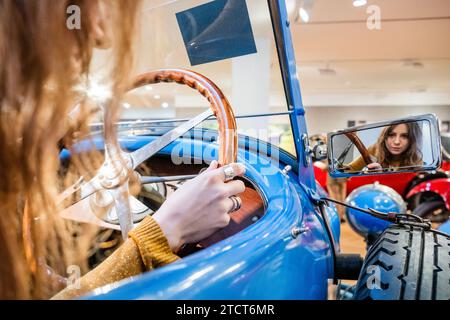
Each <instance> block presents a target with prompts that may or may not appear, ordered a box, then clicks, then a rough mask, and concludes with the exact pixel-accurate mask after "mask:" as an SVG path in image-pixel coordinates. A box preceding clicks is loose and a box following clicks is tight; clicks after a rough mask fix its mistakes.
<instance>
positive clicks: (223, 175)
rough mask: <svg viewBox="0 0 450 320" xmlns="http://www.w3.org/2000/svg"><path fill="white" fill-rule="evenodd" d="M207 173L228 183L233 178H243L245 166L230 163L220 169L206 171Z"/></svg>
mask: <svg viewBox="0 0 450 320" xmlns="http://www.w3.org/2000/svg"><path fill="white" fill-rule="evenodd" d="M208 169H209V168H208ZM207 172H208V173H209V174H210V175H211V176H214V177H215V178H217V179H218V180H220V181H223V182H228V181H230V180H232V179H233V178H234V177H241V176H243V175H244V174H245V166H244V165H243V164H241V163H231V164H229V165H226V166H223V167H220V168H216V169H210V170H207Z"/></svg>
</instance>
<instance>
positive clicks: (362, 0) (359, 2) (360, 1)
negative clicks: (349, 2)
mask: <svg viewBox="0 0 450 320" xmlns="http://www.w3.org/2000/svg"><path fill="white" fill-rule="evenodd" d="M366 4H367V0H353V6H354V7H362V6H365V5H366Z"/></svg>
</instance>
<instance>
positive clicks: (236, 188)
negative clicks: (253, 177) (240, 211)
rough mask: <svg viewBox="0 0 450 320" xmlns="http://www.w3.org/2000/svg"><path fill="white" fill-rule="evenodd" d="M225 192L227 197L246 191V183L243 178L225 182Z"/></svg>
mask: <svg viewBox="0 0 450 320" xmlns="http://www.w3.org/2000/svg"><path fill="white" fill-rule="evenodd" d="M224 190H225V191H224V194H225V196H226V197H231V196H234V195H237V194H239V193H243V192H244V191H245V184H244V182H243V181H241V180H233V181H230V182H227V183H225V185H224Z"/></svg>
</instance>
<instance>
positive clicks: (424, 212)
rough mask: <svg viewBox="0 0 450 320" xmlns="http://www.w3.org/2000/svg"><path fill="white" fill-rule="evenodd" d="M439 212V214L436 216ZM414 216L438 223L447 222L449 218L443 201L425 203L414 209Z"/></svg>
mask: <svg viewBox="0 0 450 320" xmlns="http://www.w3.org/2000/svg"><path fill="white" fill-rule="evenodd" d="M437 210H439V212H437V214H435V212H436V211H437ZM413 214H415V215H417V216H419V217H422V218H426V219H430V220H431V221H432V222H437V223H440V222H444V221H447V219H448V217H449V212H448V211H447V208H446V207H445V203H444V202H443V201H441V200H436V201H429V202H423V203H421V204H419V205H418V206H417V207H416V208H415V209H414V212H413Z"/></svg>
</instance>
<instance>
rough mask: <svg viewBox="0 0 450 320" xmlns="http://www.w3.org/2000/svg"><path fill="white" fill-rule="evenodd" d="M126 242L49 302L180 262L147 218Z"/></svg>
mask: <svg viewBox="0 0 450 320" xmlns="http://www.w3.org/2000/svg"><path fill="white" fill-rule="evenodd" d="M128 236H129V239H128V240H126V241H125V243H124V244H122V246H121V247H120V248H119V249H117V250H116V251H115V252H114V253H113V254H112V255H111V256H109V257H108V258H107V259H106V260H105V261H103V262H102V263H101V264H100V265H99V266H97V267H96V268H95V269H93V270H91V271H90V272H89V273H87V274H86V275H84V276H83V277H81V278H80V279H79V281H76V283H74V284H71V285H70V286H68V287H67V288H66V289H64V290H62V291H61V292H59V293H58V294H57V295H55V296H54V297H53V298H52V299H71V298H75V297H78V296H82V295H85V294H88V293H89V292H91V291H93V290H94V289H97V288H100V287H103V286H105V285H107V284H112V283H114V282H117V281H120V280H123V279H126V278H130V277H132V276H135V275H138V274H140V273H142V272H145V271H150V270H153V269H154V268H157V267H161V266H164V265H166V264H168V263H171V262H174V261H176V260H178V259H179V257H178V256H177V255H175V254H174V253H173V252H172V250H171V249H170V246H169V243H168V241H167V239H166V237H165V236H164V233H163V231H162V230H161V228H160V227H159V225H158V224H157V223H156V221H155V220H154V219H153V218H152V217H150V216H148V217H146V218H145V219H144V220H143V221H142V222H141V223H140V224H139V226H137V227H136V228H135V229H134V230H132V231H131V232H130V233H129V234H128Z"/></svg>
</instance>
